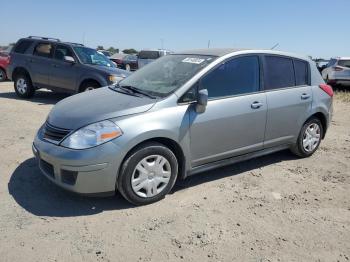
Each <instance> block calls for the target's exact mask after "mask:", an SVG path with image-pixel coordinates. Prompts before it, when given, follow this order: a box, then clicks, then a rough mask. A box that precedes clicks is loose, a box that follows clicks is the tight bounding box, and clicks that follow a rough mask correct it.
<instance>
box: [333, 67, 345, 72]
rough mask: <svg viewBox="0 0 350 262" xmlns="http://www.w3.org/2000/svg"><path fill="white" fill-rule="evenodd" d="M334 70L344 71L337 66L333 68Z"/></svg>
mask: <svg viewBox="0 0 350 262" xmlns="http://www.w3.org/2000/svg"><path fill="white" fill-rule="evenodd" d="M333 70H334V71H343V68H341V67H339V66H336V67H333Z"/></svg>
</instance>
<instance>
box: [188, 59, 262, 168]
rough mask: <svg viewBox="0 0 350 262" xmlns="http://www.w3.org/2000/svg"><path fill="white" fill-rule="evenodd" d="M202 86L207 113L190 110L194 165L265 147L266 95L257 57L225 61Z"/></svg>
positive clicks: (206, 78)
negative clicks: (206, 102)
mask: <svg viewBox="0 0 350 262" xmlns="http://www.w3.org/2000/svg"><path fill="white" fill-rule="evenodd" d="M200 88H203V89H207V90H208V95H209V101H208V105H207V107H206V110H205V112H204V113H201V114H199V113H196V111H195V110H194V109H193V110H191V113H190V125H191V126H190V132H191V145H190V148H191V158H192V166H193V167H195V166H199V165H202V164H206V163H210V162H213V161H217V160H221V159H225V158H229V157H232V156H236V155H241V154H245V153H248V152H252V151H255V150H259V149H262V147H263V140H264V131H265V124H266V96H265V94H264V93H263V92H260V67H259V57H258V56H240V57H236V58H233V59H231V60H229V61H226V62H225V63H223V64H221V65H219V66H218V67H216V68H215V69H214V70H212V71H211V72H209V73H208V74H206V75H205V76H204V77H203V78H202V79H201V81H200Z"/></svg>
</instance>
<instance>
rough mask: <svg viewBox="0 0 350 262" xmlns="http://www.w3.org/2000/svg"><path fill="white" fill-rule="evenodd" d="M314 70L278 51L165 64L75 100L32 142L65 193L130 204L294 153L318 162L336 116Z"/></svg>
mask: <svg viewBox="0 0 350 262" xmlns="http://www.w3.org/2000/svg"><path fill="white" fill-rule="evenodd" d="M332 96H333V91H332V88H331V87H330V86H328V85H326V84H325V83H324V81H323V79H322V77H321V75H320V73H319V72H318V70H317V68H316V65H315V63H314V62H312V61H311V60H309V59H308V58H304V57H300V56H296V55H291V54H287V53H282V52H276V51H265V50H233V49H205V50H192V51H188V52H181V53H177V54H172V55H168V56H164V57H162V58H160V59H158V60H156V61H155V62H153V63H151V64H149V65H147V66H145V67H144V68H142V69H141V70H139V71H137V72H136V73H134V74H132V75H130V76H129V77H127V78H125V79H124V80H122V81H121V82H119V84H116V85H111V86H109V87H105V88H101V89H98V90H93V91H90V92H85V93H82V94H78V95H74V96H72V97H68V98H66V99H64V100H62V101H61V102H59V103H58V104H57V105H56V106H55V107H54V108H53V109H52V111H51V112H50V114H49V116H48V118H47V121H46V123H44V125H43V126H42V127H41V128H40V129H39V131H38V133H37V136H36V137H35V140H34V143H33V152H34V154H35V156H36V158H37V159H38V160H39V166H40V169H41V170H42V172H43V173H44V174H45V176H46V177H48V178H49V179H50V180H51V181H53V182H54V183H56V184H57V185H59V186H60V187H63V188H65V189H68V190H71V191H74V192H78V193H83V194H95V193H104V194H110V193H115V192H116V190H118V191H119V192H120V193H121V194H122V195H123V196H124V197H125V198H126V199H127V200H128V201H130V202H131V203H133V204H136V205H141V204H148V203H152V202H155V201H158V200H160V199H161V198H163V197H164V196H165V195H166V194H167V193H168V192H169V191H170V190H171V189H172V187H173V185H174V183H175V181H176V180H177V179H179V178H180V179H184V178H186V177H187V176H189V175H193V174H196V173H199V172H203V171H206V170H209V169H212V168H217V167H220V166H223V165H228V164H232V163H235V162H238V161H242V160H246V159H249V158H253V157H258V156H262V155H265V154H269V153H272V152H276V151H279V150H283V149H291V150H292V151H293V152H294V153H295V154H297V155H298V156H301V157H308V156H311V155H312V154H313V153H314V152H315V151H316V150H317V148H318V146H319V145H320V142H321V139H323V138H324V136H325V133H326V131H327V128H328V126H329V123H330V121H331V116H332Z"/></svg>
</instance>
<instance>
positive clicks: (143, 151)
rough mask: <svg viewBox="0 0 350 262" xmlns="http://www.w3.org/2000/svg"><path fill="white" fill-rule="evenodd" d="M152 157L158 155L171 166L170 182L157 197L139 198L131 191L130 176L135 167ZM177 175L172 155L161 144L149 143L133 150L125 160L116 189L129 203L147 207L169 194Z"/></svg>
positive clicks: (174, 157) (175, 161) (174, 158)
mask: <svg viewBox="0 0 350 262" xmlns="http://www.w3.org/2000/svg"><path fill="white" fill-rule="evenodd" d="M152 155H160V156H162V157H164V158H166V160H168V162H169V163H170V166H171V175H170V180H169V182H168V184H167V185H166V187H165V188H164V189H163V190H162V191H161V192H160V193H158V194H157V195H155V196H153V197H141V196H139V195H137V194H136V193H135V192H134V190H133V189H132V185H131V179H132V175H133V173H134V170H135V167H136V165H137V164H138V163H139V162H140V161H141V160H142V159H144V158H145V157H147V156H152ZM177 174H178V161H177V159H176V156H175V155H174V153H173V152H172V151H171V150H170V149H169V148H167V147H166V146H164V145H163V144H160V143H155V142H149V143H145V144H142V145H140V146H139V147H137V148H135V149H134V150H133V151H132V152H131V153H130V154H129V156H128V157H127V158H126V159H125V161H124V163H123V165H122V168H121V170H120V173H119V177H118V181H117V188H118V191H119V192H120V193H121V194H122V196H123V197H124V198H125V199H126V200H127V201H129V202H130V203H132V204H134V205H147V204H151V203H154V202H157V201H159V200H161V199H163V198H164V197H165V195H166V194H168V193H169V192H170V190H171V189H172V187H173V186H174V184H175V181H176V178H177Z"/></svg>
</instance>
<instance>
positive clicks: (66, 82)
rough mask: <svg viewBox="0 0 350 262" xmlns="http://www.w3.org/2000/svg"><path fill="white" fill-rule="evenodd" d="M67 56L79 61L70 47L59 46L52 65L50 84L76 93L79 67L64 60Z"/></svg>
mask: <svg viewBox="0 0 350 262" xmlns="http://www.w3.org/2000/svg"><path fill="white" fill-rule="evenodd" d="M65 56H70V57H73V58H74V59H75V61H77V60H76V58H75V56H74V54H73V51H72V50H71V49H70V47H68V46H65V45H57V46H56V48H55V53H54V59H53V60H52V63H51V65H50V68H51V71H50V79H49V84H50V86H51V87H54V88H60V89H66V90H69V91H75V90H76V84H77V83H76V81H77V70H78V68H77V67H78V65H77V63H72V62H66V61H65V60H64V57H65Z"/></svg>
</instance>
